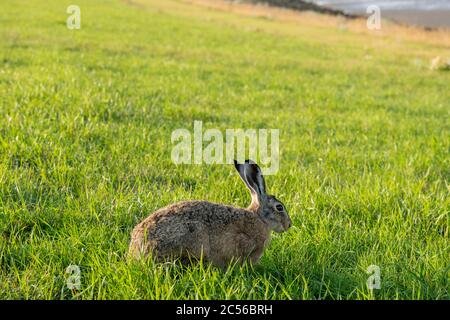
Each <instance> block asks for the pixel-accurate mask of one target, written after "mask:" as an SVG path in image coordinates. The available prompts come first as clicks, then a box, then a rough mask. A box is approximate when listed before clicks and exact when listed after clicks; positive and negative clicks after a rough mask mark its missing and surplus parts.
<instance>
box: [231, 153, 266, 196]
mask: <svg viewBox="0 0 450 320" xmlns="http://www.w3.org/2000/svg"><path fill="white" fill-rule="evenodd" d="M234 166H235V168H236V170H237V171H238V172H239V175H240V177H241V179H242V181H244V183H245V185H246V186H247V188H248V189H249V190H250V193H251V194H252V199H253V201H258V203H259V204H261V202H262V201H263V200H264V199H265V198H266V184H265V182H264V177H263V175H262V173H261V169H260V168H259V167H258V165H257V164H256V163H255V162H253V161H252V160H245V163H244V164H240V163H238V162H237V161H236V160H234Z"/></svg>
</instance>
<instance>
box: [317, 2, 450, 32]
mask: <svg viewBox="0 0 450 320" xmlns="http://www.w3.org/2000/svg"><path fill="white" fill-rule="evenodd" d="M309 1H311V2H315V3H317V4H319V5H325V6H328V7H331V8H334V9H339V10H342V11H344V12H347V13H353V14H360V15H364V14H366V10H367V8H368V7H369V6H370V5H377V6H379V7H380V9H381V15H382V17H384V18H388V19H392V20H396V21H398V22H401V23H406V24H410V25H417V26H422V27H433V28H434V27H444V28H448V29H450V0H390V1H388V0H379V1H369V0H353V1H351V0H309Z"/></svg>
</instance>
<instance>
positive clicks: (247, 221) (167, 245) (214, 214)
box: [130, 201, 271, 267]
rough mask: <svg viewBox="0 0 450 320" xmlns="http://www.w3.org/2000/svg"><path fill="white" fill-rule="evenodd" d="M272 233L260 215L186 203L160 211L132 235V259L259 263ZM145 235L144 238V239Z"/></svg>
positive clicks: (231, 208)
mask: <svg viewBox="0 0 450 320" xmlns="http://www.w3.org/2000/svg"><path fill="white" fill-rule="evenodd" d="M270 232H271V229H270V228H269V226H268V225H267V224H266V223H265V222H264V221H263V220H262V219H261V218H260V216H259V215H258V213H256V212H254V211H251V210H247V209H241V208H235V207H231V206H226V205H222V204H217V203H211V202H207V201H185V202H180V203H176V204H173V205H170V206H167V207H165V208H162V209H159V210H158V211H156V212H155V213H153V214H152V215H150V216H149V217H147V218H146V219H145V220H144V221H142V222H141V223H139V224H138V225H137V226H136V227H135V228H134V230H133V232H132V237H131V245H130V255H132V256H134V257H139V256H140V255H142V254H143V255H144V256H146V255H148V254H149V253H152V254H153V256H154V257H156V258H157V259H158V260H164V259H165V258H167V257H179V258H182V259H183V258H186V259H189V258H190V257H195V258H200V257H201V256H203V258H204V259H205V260H207V261H209V262H211V263H212V264H214V265H216V266H220V267H225V266H226V265H227V264H228V263H229V262H230V261H232V260H233V259H237V260H239V259H246V258H248V259H250V261H251V262H253V263H256V262H257V261H258V260H259V258H260V257H261V255H262V253H263V250H264V247H265V245H266V243H267V242H268V240H269V238H270ZM144 235H145V236H144Z"/></svg>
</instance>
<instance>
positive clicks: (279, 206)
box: [275, 204, 284, 211]
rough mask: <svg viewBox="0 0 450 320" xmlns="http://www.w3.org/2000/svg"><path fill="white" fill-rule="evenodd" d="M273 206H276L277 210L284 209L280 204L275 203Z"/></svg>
mask: <svg viewBox="0 0 450 320" xmlns="http://www.w3.org/2000/svg"><path fill="white" fill-rule="evenodd" d="M275 208H277V211H283V210H284V208H283V206H282V205H281V204H277V205H276V206H275Z"/></svg>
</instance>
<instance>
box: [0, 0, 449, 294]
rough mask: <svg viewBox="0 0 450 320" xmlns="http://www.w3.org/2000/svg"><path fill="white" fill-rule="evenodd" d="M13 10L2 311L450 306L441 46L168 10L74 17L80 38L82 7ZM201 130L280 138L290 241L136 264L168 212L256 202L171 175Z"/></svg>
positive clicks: (0, 231) (227, 183) (8, 19)
mask: <svg viewBox="0 0 450 320" xmlns="http://www.w3.org/2000/svg"><path fill="white" fill-rule="evenodd" d="M0 2H1V7H2V10H0V26H1V28H0V250H1V251H0V298H2V299H186V298H190V299H192V298H198V299H218V298H224V299H449V265H450V263H449V262H450V259H449V234H448V229H449V211H450V210H449V177H450V161H449V151H450V139H449V137H450V123H449V110H450V90H449V82H450V72H446V71H430V70H429V69H428V64H429V61H430V59H431V58H433V57H434V56H436V55H445V54H448V52H449V48H450V47H449V46H448V45H446V44H445V43H442V44H427V43H421V42H418V41H413V40H407V39H406V40H404V39H403V40H402V39H400V40H399V39H396V38H395V37H381V36H376V35H374V36H371V35H367V34H364V33H358V32H352V31H350V30H345V29H338V28H335V27H326V26H324V27H319V26H316V27H314V26H308V25H303V26H302V25H300V26H296V25H293V24H288V23H283V22H280V21H276V20H271V19H261V18H253V17H245V16H239V15H236V14H231V13H227V12H219V11H215V10H210V9H206V8H203V7H196V6H193V5H186V4H183V3H182V2H178V1H173V0H166V1H155V0H148V1H146V0H142V1H140V4H138V5H130V4H129V3H127V2H125V1H114V0H103V1H87V0H82V1H81V0H77V1H76V4H78V5H79V6H80V7H81V19H82V25H81V30H68V29H67V28H66V26H65V20H66V18H67V16H68V15H67V14H66V8H67V6H68V5H70V4H73V3H74V1H65V0H64V1H45V4H44V2H42V1H35V0H27V1H25V0H20V1H18V0H14V1H12V0H0ZM194 120H202V121H203V126H204V127H206V128H219V129H221V130H224V129H226V128H280V130H281V131H280V151H281V163H280V171H279V172H278V174H276V175H274V176H269V177H267V179H266V180H267V184H268V188H269V191H271V192H272V193H273V194H275V195H276V196H277V197H278V198H280V199H281V200H282V201H283V202H285V204H286V207H287V208H288V211H289V212H290V214H291V217H292V220H293V224H294V227H293V228H291V229H290V230H289V232H288V233H284V234H274V236H273V239H272V242H271V244H270V246H269V247H268V249H267V250H266V252H265V254H264V256H263V258H262V260H261V262H260V264H259V265H257V266H255V267H254V268H251V267H250V266H244V267H242V268H241V267H236V266H235V267H231V268H230V269H229V270H228V271H227V272H225V273H224V272H222V271H220V270H217V269H215V268H211V267H208V266H201V265H193V266H190V267H189V268H188V269H183V268H181V267H180V266H178V265H156V264H153V263H152V262H151V261H141V262H134V263H133V262H127V261H126V259H125V254H126V251H127V247H128V243H129V239H130V232H131V230H132V228H133V226H134V225H135V224H136V223H138V222H139V221H140V220H141V219H143V218H144V217H145V216H147V215H148V214H150V213H151V212H153V211H154V210H156V209H158V208H160V207H163V206H165V205H167V204H170V203H172V202H176V201H180V200H186V199H206V200H211V201H217V202H223V203H228V204H234V205H239V206H246V205H247V204H248V201H249V196H248V194H247V191H246V189H245V187H244V186H243V184H242V183H241V181H240V179H239V178H238V176H237V174H236V173H235V172H234V168H233V167H232V166H227V165H212V166H208V165H181V166H175V165H174V164H173V163H172V162H171V158H170V154H171V147H172V145H171V140H170V138H171V133H172V131H173V130H175V129H177V128H188V129H192V127H193V122H194ZM70 264H76V265H79V266H80V268H81V289H80V290H69V289H68V288H67V287H66V278H67V276H68V275H67V274H66V273H65V269H66V268H67V266H69V265H70ZM372 264H375V265H378V266H379V267H380V269H381V285H382V288H381V289H380V290H373V292H372V291H371V290H369V289H368V288H367V285H366V280H367V278H368V276H369V275H368V274H366V270H367V268H368V267H369V266H370V265H372Z"/></svg>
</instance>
